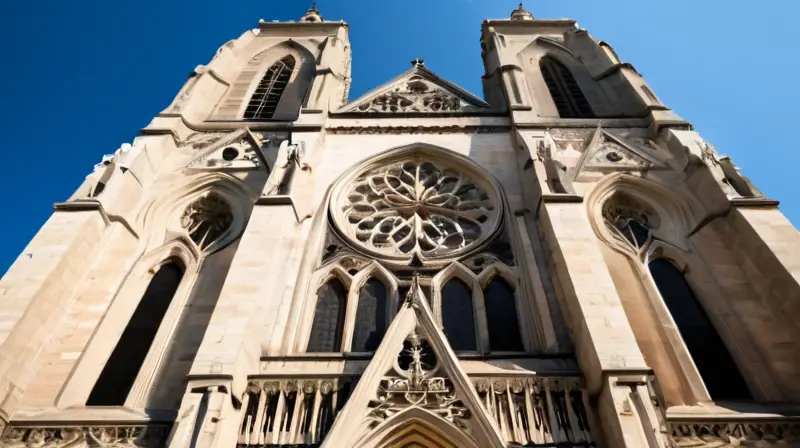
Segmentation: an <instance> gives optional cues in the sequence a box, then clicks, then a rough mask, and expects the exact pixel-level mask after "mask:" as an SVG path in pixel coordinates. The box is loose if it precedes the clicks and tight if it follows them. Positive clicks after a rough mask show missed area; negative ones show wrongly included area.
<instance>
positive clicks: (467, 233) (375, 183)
mask: <svg viewBox="0 0 800 448" xmlns="http://www.w3.org/2000/svg"><path fill="white" fill-rule="evenodd" d="M498 202H499V201H498V200H497V198H496V196H495V194H494V191H493V188H491V186H489V185H485V186H484V185H480V184H478V183H477V182H475V181H474V180H473V179H472V178H470V176H468V175H467V174H465V173H464V172H462V171H460V170H457V169H455V168H452V167H450V166H447V165H444V164H440V163H438V162H437V163H432V162H428V161H423V160H405V161H395V162H390V163H386V164H383V165H382V166H380V167H379V168H377V169H373V170H370V171H367V172H365V173H362V174H360V175H357V176H356V177H355V179H354V180H353V181H352V182H350V183H349V185H347V186H346V187H345V189H344V191H342V192H341V193H340V194H339V196H338V202H337V203H336V204H334V207H336V208H337V210H334V212H335V213H334V216H335V217H336V219H337V224H338V225H339V227H340V229H341V230H343V231H344V233H345V234H346V235H347V236H349V237H350V238H351V239H354V240H355V241H357V242H358V244H360V245H362V246H363V247H365V248H366V249H368V250H370V251H374V252H378V253H379V254H381V255H385V256H389V257H392V258H401V259H409V258H411V257H412V256H413V255H414V254H416V255H417V256H419V257H420V259H435V258H437V257H444V256H451V255H454V254H456V253H459V252H463V251H466V250H468V249H469V248H470V247H471V246H473V245H475V244H476V243H477V242H479V241H482V240H483V239H485V238H484V237H486V236H488V235H489V234H490V233H491V232H492V231H493V230H494V228H496V226H497V224H498V221H499V215H500V214H499V210H498V207H497V205H496V204H498Z"/></svg>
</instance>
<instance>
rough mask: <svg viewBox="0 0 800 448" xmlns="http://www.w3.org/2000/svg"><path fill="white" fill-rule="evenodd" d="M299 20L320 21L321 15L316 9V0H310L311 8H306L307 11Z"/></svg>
mask: <svg viewBox="0 0 800 448" xmlns="http://www.w3.org/2000/svg"><path fill="white" fill-rule="evenodd" d="M300 21H301V22H322V16H321V15H320V14H319V10H317V0H312V2H311V8H308V12H306V14H305V15H304V16H303V17H301V18H300Z"/></svg>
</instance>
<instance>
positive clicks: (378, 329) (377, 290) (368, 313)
mask: <svg viewBox="0 0 800 448" xmlns="http://www.w3.org/2000/svg"><path fill="white" fill-rule="evenodd" d="M386 296H387V294H386V286H384V285H383V283H381V282H380V281H379V280H377V279H374V278H371V279H369V280H367V283H366V284H364V287H363V288H362V289H361V294H360V295H359V298H358V307H357V309H356V322H355V328H354V329H353V347H352V349H351V350H352V351H354V352H374V351H375V350H377V349H378V345H380V343H381V340H382V339H383V335H384V333H386V327H387V323H386V313H387V308H386V304H387V303H386V301H387V297H386Z"/></svg>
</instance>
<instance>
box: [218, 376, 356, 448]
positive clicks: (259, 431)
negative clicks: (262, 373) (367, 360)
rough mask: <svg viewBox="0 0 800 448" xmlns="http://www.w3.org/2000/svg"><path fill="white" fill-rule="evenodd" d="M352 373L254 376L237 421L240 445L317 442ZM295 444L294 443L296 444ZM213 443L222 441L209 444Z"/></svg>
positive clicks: (348, 387) (346, 394)
mask: <svg viewBox="0 0 800 448" xmlns="http://www.w3.org/2000/svg"><path fill="white" fill-rule="evenodd" d="M355 380H356V378H354V377H347V376H342V377H336V378H327V379H303V380H287V379H280V380H253V381H250V382H249V383H248V385H247V390H246V391H245V393H244V396H243V401H242V410H243V412H242V416H241V421H240V423H239V445H238V446H240V447H251V446H252V447H264V446H265V441H266V446H277V444H276V445H272V444H271V443H270V441H275V442H277V441H279V440H280V441H281V442H282V443H280V445H281V446H319V445H316V444H319V443H321V442H322V441H323V440H324V439H325V436H326V435H327V433H328V431H329V430H330V428H331V426H332V425H333V421H334V419H335V418H336V416H337V414H338V413H339V411H340V410H341V407H342V406H344V403H346V402H347V399H348V398H349V395H350V391H351V390H352V387H353V384H354V381H355ZM295 444H296V445H295ZM212 446H214V447H216V446H221V445H212Z"/></svg>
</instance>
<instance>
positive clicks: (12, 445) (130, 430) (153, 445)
mask: <svg viewBox="0 0 800 448" xmlns="http://www.w3.org/2000/svg"><path fill="white" fill-rule="evenodd" d="M169 429H170V428H169V426H165V425H148V426H81V427H63V428H19V427H14V426H8V427H7V428H6V430H5V432H4V433H3V436H2V440H0V442H2V444H1V445H2V446H3V447H6V448H62V447H63V448H67V447H69V448H88V447H102V448H133V447H143V448H144V447H146V448H161V447H163V446H164V445H165V443H166V439H167V436H168V435H169Z"/></svg>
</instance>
